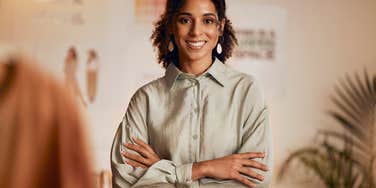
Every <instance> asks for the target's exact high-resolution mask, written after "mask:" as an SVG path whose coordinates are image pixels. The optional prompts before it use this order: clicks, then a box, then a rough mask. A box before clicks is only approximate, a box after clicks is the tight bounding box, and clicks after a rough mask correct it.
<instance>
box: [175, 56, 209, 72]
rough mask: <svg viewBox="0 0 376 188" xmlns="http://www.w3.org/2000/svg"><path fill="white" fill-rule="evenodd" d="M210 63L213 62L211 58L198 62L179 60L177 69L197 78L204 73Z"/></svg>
mask: <svg viewBox="0 0 376 188" xmlns="http://www.w3.org/2000/svg"><path fill="white" fill-rule="evenodd" d="M212 63H213V61H212V58H211V57H210V58H209V59H208V58H206V59H200V60H187V59H179V69H180V70H181V71H182V72H185V73H188V74H193V75H196V76H199V75H201V74H202V73H204V72H205V71H206V70H207V69H208V68H209V67H210V66H211V65H212Z"/></svg>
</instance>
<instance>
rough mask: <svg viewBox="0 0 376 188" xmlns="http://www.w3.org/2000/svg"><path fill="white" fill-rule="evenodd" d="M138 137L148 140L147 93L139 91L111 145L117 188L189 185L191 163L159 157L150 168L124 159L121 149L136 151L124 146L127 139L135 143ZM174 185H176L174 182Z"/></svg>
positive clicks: (113, 179)
mask: <svg viewBox="0 0 376 188" xmlns="http://www.w3.org/2000/svg"><path fill="white" fill-rule="evenodd" d="M132 138H138V139H141V140H143V141H144V142H145V143H149V144H150V142H149V138H148V129H147V100H146V95H145V94H144V93H141V92H138V93H137V92H136V94H135V95H134V96H133V97H132V99H131V101H130V103H129V106H128V109H127V112H126V114H125V116H124V118H123V121H122V122H121V123H120V125H119V127H118V129H117V131H116V135H115V138H114V140H113V144H112V149H111V170H112V174H113V178H112V184H113V187H114V188H120V187H121V188H124V187H145V186H150V185H162V187H168V186H171V185H177V186H178V187H180V186H179V185H182V186H184V185H189V184H191V183H192V181H191V177H192V164H181V165H180V164H179V165H177V164H175V163H174V162H172V161H170V160H164V159H162V160H160V161H158V162H157V163H155V164H153V165H152V166H150V167H149V168H148V169H143V168H134V167H132V166H130V165H128V164H126V163H125V160H126V159H125V158H124V156H123V155H122V152H124V151H127V152H130V153H132V152H133V153H134V151H131V150H128V149H127V148H125V147H124V144H125V143H134V142H133V140H132ZM174 187H175V186H174Z"/></svg>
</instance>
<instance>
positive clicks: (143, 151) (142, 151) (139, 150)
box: [124, 143, 151, 157]
mask: <svg viewBox="0 0 376 188" xmlns="http://www.w3.org/2000/svg"><path fill="white" fill-rule="evenodd" d="M124 146H125V147H126V148H128V149H130V150H133V151H136V152H137V153H139V154H141V155H142V156H144V157H150V155H151V154H150V153H149V151H147V150H146V149H145V148H143V147H142V146H139V145H135V144H131V143H126V144H124Z"/></svg>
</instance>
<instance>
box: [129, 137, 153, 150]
mask: <svg viewBox="0 0 376 188" xmlns="http://www.w3.org/2000/svg"><path fill="white" fill-rule="evenodd" d="M133 141H134V142H136V144H138V145H140V146H142V147H143V148H145V149H146V150H148V151H149V152H151V153H154V150H153V149H152V148H151V147H150V146H149V145H148V144H146V143H145V142H143V141H142V140H140V139H138V138H133Z"/></svg>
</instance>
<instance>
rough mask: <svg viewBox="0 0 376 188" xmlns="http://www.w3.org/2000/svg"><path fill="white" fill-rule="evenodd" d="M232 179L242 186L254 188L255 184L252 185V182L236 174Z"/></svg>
mask: <svg viewBox="0 0 376 188" xmlns="http://www.w3.org/2000/svg"><path fill="white" fill-rule="evenodd" d="M234 179H235V180H238V181H239V182H241V183H242V184H244V185H247V186H248V187H250V188H254V187H256V184H254V183H253V182H251V181H249V179H247V178H246V177H244V176H242V175H240V174H238V175H237V176H236V177H235V178H234Z"/></svg>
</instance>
